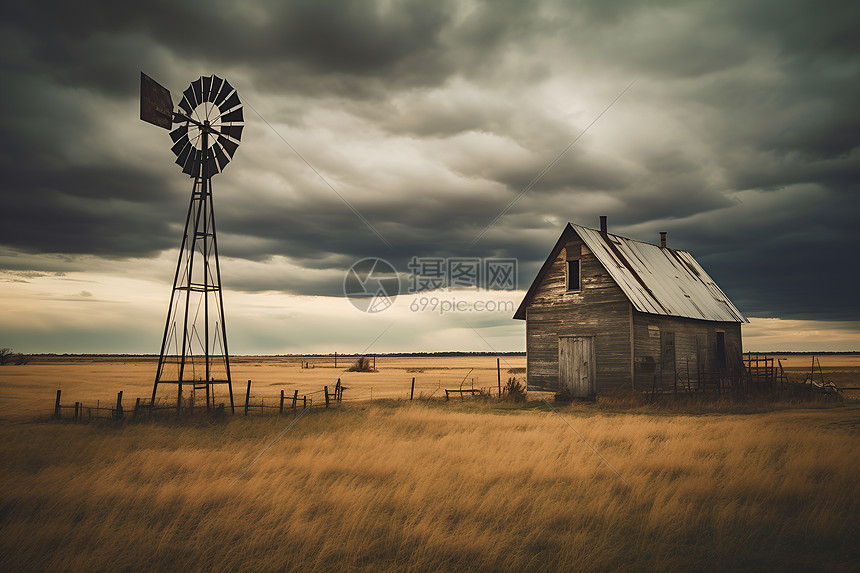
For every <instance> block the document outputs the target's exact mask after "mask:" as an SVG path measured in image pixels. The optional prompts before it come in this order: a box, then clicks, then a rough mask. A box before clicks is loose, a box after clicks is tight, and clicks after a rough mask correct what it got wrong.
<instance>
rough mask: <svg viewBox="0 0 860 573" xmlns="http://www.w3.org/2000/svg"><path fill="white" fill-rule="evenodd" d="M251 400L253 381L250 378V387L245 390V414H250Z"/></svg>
mask: <svg viewBox="0 0 860 573" xmlns="http://www.w3.org/2000/svg"><path fill="white" fill-rule="evenodd" d="M250 400H251V381H250V380H248V389H247V390H245V415H246V416H247V415H248V402H249V401H250Z"/></svg>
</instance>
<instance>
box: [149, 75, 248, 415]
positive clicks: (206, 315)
mask: <svg viewBox="0 0 860 573" xmlns="http://www.w3.org/2000/svg"><path fill="white" fill-rule="evenodd" d="M140 119H142V120H143V121H145V122H147V123H151V124H153V125H157V126H159V127H162V128H164V129H167V130H172V131H170V139H171V140H172V141H173V147H172V148H171V150H172V151H173V153H174V155H176V163H177V164H178V165H179V166H180V167H181V168H182V172H183V173H185V174H186V175H188V176H189V177H191V178H192V179H193V180H194V185H193V188H192V191H191V202H190V204H189V206H188V215H187V216H186V219H185V233H184V235H183V237H182V244H181V245H180V247H179V259H178V261H177V263H176V273H175V274H174V277H173V290H172V291H171V293H170V304H169V306H168V311H167V322H166V323H165V326H164V336H163V337H162V340H161V353H160V354H159V357H158V368H157V370H156V374H155V383H154V384H153V387H152V402H151V404H153V405H154V404H155V398H156V393H157V391H158V385H159V384H176V386H177V401H176V408H177V411H179V410H180V409H181V407H182V393H183V386H191V387H192V394H191V399H192V401H193V400H194V395H195V394H196V392H197V391H200V390H203V391H205V393H206V408H207V409H208V408H209V407H210V405H214V404H215V386H216V385H222V384H226V385H227V392H228V393H229V395H230V410H231V411H234V406H233V382H232V379H231V377H230V356H229V353H228V351H227V327H226V325H225V323H224V300H223V298H222V296H221V266H220V264H219V262H218V240H217V237H216V234H215V212H214V210H213V205H212V176H214V175H216V174H218V173H220V172H221V171H223V170H224V168H225V167H226V166H227V164H228V163H229V162H230V160H231V159H232V158H233V155H234V154H235V153H236V149H237V148H238V147H239V141H240V140H241V138H242V129H243V123H244V119H243V115H242V103H241V101H240V100H239V95H238V93H237V92H236V90H235V89H234V88H233V86H231V85H230V82H228V81H227V80H224V79H221V78H219V77H218V76H215V75H212V76H208V77H207V76H202V77H200V78H198V79H197V80H195V81H193V82H191V85H190V86H188V89H186V90H185V91H184V92H182V100H181V101H180V102H179V106H178V109H177V110H174V109H173V99H172V98H171V96H170V92H169V91H168V90H167V89H166V88H165V87H163V86H162V85H160V84H159V83H158V82H156V81H155V80H153V79H152V78H150V77H149V76H147V75H146V74H144V73H143V72H141V74H140ZM174 126H177V127H175V129H174ZM192 403H193V402H192Z"/></svg>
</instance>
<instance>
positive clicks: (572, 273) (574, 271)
mask: <svg viewBox="0 0 860 573" xmlns="http://www.w3.org/2000/svg"><path fill="white" fill-rule="evenodd" d="M579 279H580V276H579V259H575V260H572V261H567V290H568V291H574V290H581V289H582V285H581V284H580V280H579Z"/></svg>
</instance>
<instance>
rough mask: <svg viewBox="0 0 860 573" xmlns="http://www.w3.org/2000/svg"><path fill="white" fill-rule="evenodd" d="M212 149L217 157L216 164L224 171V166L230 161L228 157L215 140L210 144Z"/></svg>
mask: <svg viewBox="0 0 860 573" xmlns="http://www.w3.org/2000/svg"><path fill="white" fill-rule="evenodd" d="M219 139H220V138H219ZM212 149H213V150H214V151H215V156H216V157H217V158H218V164H219V165H220V166H221V171H224V168H225V167H226V166H227V164H228V163H230V158H229V157H227V154H226V153H224V149H222V148H221V145H219V144H218V143H217V142H216V143H215V144H214V145H213V146H212Z"/></svg>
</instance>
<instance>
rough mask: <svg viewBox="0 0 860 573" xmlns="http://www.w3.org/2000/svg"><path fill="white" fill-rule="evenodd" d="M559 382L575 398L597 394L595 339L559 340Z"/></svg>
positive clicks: (573, 337)
mask: <svg viewBox="0 0 860 573" xmlns="http://www.w3.org/2000/svg"><path fill="white" fill-rule="evenodd" d="M558 382H559V386H560V387H561V390H563V391H564V390H566V391H567V392H568V393H569V394H570V396H571V397H573V398H592V397H594V396H595V395H596V394H597V377H596V369H595V360H594V338H592V337H590V336H564V337H559V339H558Z"/></svg>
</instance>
